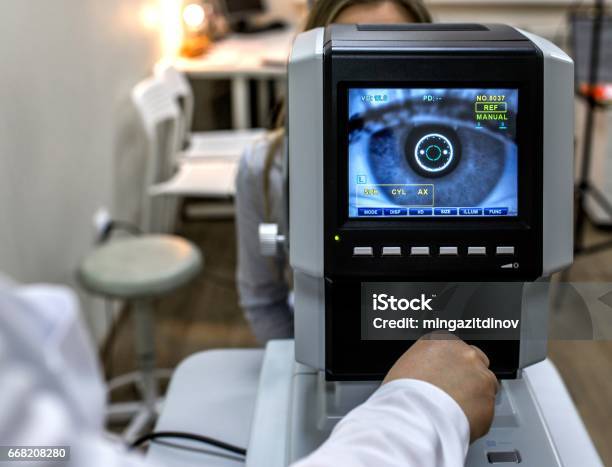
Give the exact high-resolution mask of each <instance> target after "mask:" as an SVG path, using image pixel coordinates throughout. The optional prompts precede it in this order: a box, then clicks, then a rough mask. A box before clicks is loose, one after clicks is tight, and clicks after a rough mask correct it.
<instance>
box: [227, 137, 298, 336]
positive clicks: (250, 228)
mask: <svg viewBox="0 0 612 467" xmlns="http://www.w3.org/2000/svg"><path fill="white" fill-rule="evenodd" d="M269 147H270V145H269V141H268V139H262V140H261V141H259V142H257V143H255V144H254V145H253V146H252V147H251V148H249V149H247V150H246V151H245V153H244V154H243V156H242V159H241V161H240V166H239V169H238V174H237V177H236V230H237V240H238V271H237V280H238V293H239V297H240V306H241V307H242V309H243V310H244V313H245V316H246V318H247V320H248V321H249V323H250V325H251V329H252V330H253V332H254V333H255V336H256V337H257V340H258V341H259V342H260V343H262V344H263V343H265V342H266V341H268V340H270V339H282V338H289V337H293V310H292V308H291V306H290V305H289V301H288V298H289V282H288V280H287V276H286V272H287V258H286V256H285V255H284V254H280V255H279V256H278V257H277V258H267V257H263V256H261V254H260V252H259V238H258V229H259V224H261V223H262V222H273V223H274V222H278V221H279V217H280V212H281V209H282V196H283V194H282V193H283V191H282V167H281V155H280V151H279V154H276V155H275V160H274V163H273V165H272V168H271V171H270V173H269V177H270V178H269V182H270V184H269V200H270V216H269V218H266V213H265V198H264V183H263V181H264V166H265V160H266V155H267V153H268V150H269Z"/></svg>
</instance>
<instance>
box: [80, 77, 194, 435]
mask: <svg viewBox="0 0 612 467" xmlns="http://www.w3.org/2000/svg"><path fill="white" fill-rule="evenodd" d="M132 101H133V103H134V105H135V106H136V108H137V110H138V113H139V115H140V117H141V120H142V123H143V127H144V130H145V135H146V139H147V144H148V151H147V159H146V169H145V172H146V173H145V187H144V189H143V193H144V194H143V197H142V203H141V205H142V212H141V214H142V215H141V221H140V228H141V230H142V231H144V232H148V233H147V234H144V235H136V236H133V237H128V238H125V237H123V238H120V239H113V240H110V241H108V242H105V243H104V244H102V245H101V246H99V247H98V248H96V249H95V250H94V251H93V252H91V253H90V254H89V255H88V256H87V257H86V258H85V259H84V260H83V261H82V263H81V264H80V266H79V270H78V278H79V280H80V283H81V284H82V285H83V286H84V288H85V289H86V290H88V291H89V292H91V293H92V294H95V295H99V296H102V297H105V298H107V299H112V300H123V301H126V302H129V303H130V305H131V306H130V310H131V311H132V313H133V317H134V328H135V346H136V355H137V360H138V367H139V369H138V371H135V372H132V373H129V374H127V375H122V376H119V377H117V378H115V379H113V380H112V381H110V382H109V385H108V387H109V391H113V390H115V389H117V388H119V387H121V386H124V385H127V384H134V385H136V388H137V389H138V390H139V391H140V398H139V399H138V400H135V401H130V402H123V403H115V404H111V405H110V406H109V409H108V414H107V415H108V419H109V421H117V420H126V421H129V424H128V426H127V428H126V429H125V431H124V433H123V436H124V438H125V439H126V440H127V441H131V440H134V439H135V438H136V437H137V436H138V435H139V434H141V432H142V431H143V430H144V429H145V428H146V427H147V426H148V425H149V424H151V423H152V422H154V421H155V419H156V418H157V415H158V414H159V411H160V410H161V404H162V402H163V398H161V397H159V390H158V379H159V378H160V377H166V378H167V377H169V376H170V375H171V372H170V371H169V370H158V369H156V368H155V345H154V342H155V339H154V332H153V321H152V318H151V314H152V313H153V304H154V300H155V299H156V298H158V297H160V296H163V295H165V294H168V293H170V292H172V291H174V290H176V289H178V288H179V287H181V286H183V285H185V284H187V283H188V282H189V281H191V280H192V279H194V278H195V277H196V275H197V274H198V273H199V271H200V270H201V268H202V263H203V260H202V255H201V253H200V251H199V250H198V248H197V247H196V246H195V245H193V244H192V243H191V242H189V241H187V240H185V239H183V238H180V237H177V236H174V235H167V234H160V233H159V232H167V231H169V226H171V225H172V221H173V215H174V209H173V205H172V201H175V200H171V199H168V197H167V196H163V197H161V196H153V197H151V196H150V195H149V191H150V190H149V189H150V187H151V186H154V185H155V184H159V183H160V182H165V181H166V180H167V179H168V178H169V177H170V176H171V175H172V173H173V167H172V164H170V161H171V160H172V155H173V154H174V153H175V151H176V145H177V143H176V139H177V123H178V118H179V110H178V108H177V106H176V103H175V102H174V98H173V97H172V96H171V95H170V93H169V92H168V91H167V89H166V87H165V86H164V85H163V84H162V83H160V82H159V81H158V80H155V79H148V80H145V81H143V82H142V83H139V84H138V85H137V86H136V87H135V88H134V90H133V92H132ZM115 225H119V226H121V225H122V223H120V222H117V223H115Z"/></svg>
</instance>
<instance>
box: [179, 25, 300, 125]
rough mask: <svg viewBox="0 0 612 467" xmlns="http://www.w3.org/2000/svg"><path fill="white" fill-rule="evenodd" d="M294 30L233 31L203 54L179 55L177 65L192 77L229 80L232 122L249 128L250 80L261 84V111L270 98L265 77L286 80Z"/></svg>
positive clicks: (259, 106)
mask: <svg viewBox="0 0 612 467" xmlns="http://www.w3.org/2000/svg"><path fill="white" fill-rule="evenodd" d="M294 35H295V31H294V30H292V29H287V30H283V31H280V32H279V31H273V32H265V33H260V34H233V35H231V36H228V37H227V38H225V39H223V40H220V41H218V42H216V43H215V44H213V46H212V47H211V49H210V50H209V51H208V52H207V53H206V54H205V55H203V56H202V57H198V58H191V59H187V58H179V59H177V60H176V61H175V63H174V66H175V67H176V68H177V69H178V70H180V71H182V72H183V73H186V74H187V75H189V76H190V77H192V78H200V79H228V80H230V81H231V83H232V123H233V126H234V128H235V129H246V128H250V126H251V122H250V112H249V110H250V104H251V103H250V97H249V80H250V79H256V80H258V83H259V93H258V94H259V96H260V99H259V105H258V108H259V109H260V110H262V109H264V110H263V111H265V110H266V109H265V105H263V104H264V103H265V102H266V100H267V87H266V80H271V79H273V80H284V79H285V76H286V74H287V67H286V62H287V58H288V57H289V52H290V50H291V45H292V43H293V38H294Z"/></svg>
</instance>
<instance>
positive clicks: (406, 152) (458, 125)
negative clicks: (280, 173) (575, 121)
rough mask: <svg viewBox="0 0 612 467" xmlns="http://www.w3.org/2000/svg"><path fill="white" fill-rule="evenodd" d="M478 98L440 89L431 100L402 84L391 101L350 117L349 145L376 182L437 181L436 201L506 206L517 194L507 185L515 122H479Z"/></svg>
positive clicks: (439, 203)
mask: <svg viewBox="0 0 612 467" xmlns="http://www.w3.org/2000/svg"><path fill="white" fill-rule="evenodd" d="M474 96H475V91H473V90H469V91H465V92H461V91H460V92H453V93H452V95H448V94H446V95H445V94H444V93H442V94H441V95H440V96H439V97H441V99H440V101H439V102H436V103H435V105H432V103H431V102H427V101H424V99H423V95H418V94H417V95H410V94H409V93H405V94H404V91H402V90H397V91H396V95H392V96H390V97H391V98H390V99H389V101H390V102H389V103H387V104H383V105H377V106H373V107H369V108H365V109H364V110H362V111H361V112H357V113H355V114H353V115H352V117H351V118H350V119H349V145H350V146H351V147H352V148H357V150H358V151H359V152H360V154H361V156H360V157H361V158H362V164H363V165H364V166H365V167H366V169H367V171H368V172H369V177H370V180H371V182H372V183H373V184H398V185H401V184H433V185H434V187H435V204H436V206H479V205H482V204H483V203H484V202H485V201H486V202H487V203H499V204H502V205H503V203H504V202H506V201H507V200H506V199H504V197H506V196H507V194H508V193H514V192H515V190H512V189H511V190H508V187H506V186H503V185H507V184H509V183H515V179H513V177H511V176H510V174H512V173H515V172H516V164H517V149H516V144H515V142H514V140H513V139H512V133H511V131H510V128H505V129H502V130H501V131H500V129H499V128H491V126H480V125H477V124H476V123H475V122H474V110H473V109H474ZM511 117H512V120H514V115H512V116H511ZM510 124H512V125H513V124H514V123H513V122H511V123H510ZM425 151H428V152H425ZM417 153H418V154H417ZM418 155H421V157H417V156H418ZM451 156H452V157H451ZM425 157H428V159H425ZM419 160H422V161H425V162H426V163H427V165H425V166H423V164H420V163H419V162H418V161H419ZM500 187H501V188H500ZM382 196H383V197H386V195H384V194H383V195H382ZM387 201H388V202H392V200H391V199H388V198H387Z"/></svg>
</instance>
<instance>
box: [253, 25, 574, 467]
mask: <svg viewBox="0 0 612 467" xmlns="http://www.w3.org/2000/svg"><path fill="white" fill-rule="evenodd" d="M573 77H574V73H573V63H572V61H571V59H570V58H569V57H568V56H567V55H566V54H565V53H564V52H563V51H561V50H560V49H558V48H557V47H556V46H554V45H553V44H551V43H550V42H548V41H546V40H544V39H542V38H539V37H537V36H534V35H531V34H528V33H526V32H523V31H519V30H517V29H514V28H511V27H508V26H502V25H477V24H428V25H421V24H418V25H410V24H406V25H403V24H402V25H332V26H331V27H328V28H325V29H323V28H320V29H315V30H311V31H308V32H305V33H303V34H300V35H299V36H298V37H297V39H296V41H295V44H294V46H293V51H292V55H291V59H290V63H289V99H288V109H289V124H288V141H289V151H288V165H289V167H288V172H289V232H288V239H289V245H290V248H289V253H290V263H291V266H292V269H293V272H294V276H293V277H294V291H295V360H296V361H297V363H295V364H292V365H291V366H290V367H289V366H287V365H286V364H285V365H284V366H283V365H282V364H281V363H279V362H280V361H281V360H282V359H279V358H277V357H279V356H276V357H275V356H274V355H272V354H271V352H269V354H267V356H266V358H267V360H266V362H267V364H266V363H265V364H264V371H263V373H262V380H261V387H260V396H259V400H258V405H260V406H261V407H263V406H265V404H266V400H267V401H268V402H267V403H268V404H270V401H276V402H275V403H276V404H277V406H278V407H277V409H278V411H277V413H278V414H279V415H278V416H279V417H281V418H283V417H285V419H284V425H283V426H285V427H288V436H287V439H286V443H285V444H283V445H282V447H281V448H279V449H280V450H281V451H282V452H277V453H276V454H274V453H272V451H274V448H273V447H272V446H270V445H268V446H266V449H267V450H268V451H269V453H268V455H269V456H271V457H270V459H274V458H275V455H276V456H277V457H276V458H277V459H281V460H280V461H279V462H280V463H279V465H286V464H289V463H290V462H291V461H293V460H295V459H297V458H299V457H301V456H304V455H306V454H308V452H310V451H312V450H313V449H315V448H316V447H317V446H318V445H319V444H320V443H321V442H322V441H323V440H324V439H325V438H326V437H327V436H328V434H329V432H330V430H331V428H332V427H333V425H334V424H335V423H336V422H337V421H338V420H339V419H340V418H341V417H342V416H343V415H344V414H346V413H347V412H348V411H349V410H350V409H351V408H353V407H355V406H356V405H357V404H359V403H360V402H362V401H363V400H365V398H366V397H367V396H368V395H369V394H371V392H372V391H373V390H374V389H375V388H376V385H377V383H376V381H380V380H381V379H382V377H383V376H384V374H385V372H386V371H387V370H388V369H389V367H390V366H391V364H392V363H393V362H394V360H395V359H396V358H397V357H398V356H399V355H400V354H401V353H402V352H403V351H405V349H406V348H407V347H408V345H409V344H410V342H412V341H414V340H415V339H416V338H418V336H419V335H420V334H423V333H425V332H427V330H425V329H423V328H419V329H417V330H415V329H407V326H406V323H407V321H405V320H402V319H398V320H389V319H386V318H387V317H388V316H389V315H388V314H386V315H383V314H378V315H377V314H376V309H377V308H376V303H377V301H379V302H380V303H383V302H382V301H381V297H382V296H384V297H385V298H389V297H390V296H395V295H397V296H398V297H403V298H405V299H406V300H405V301H404V302H403V303H404V304H410V303H411V300H414V297H419V296H420V297H421V300H422V303H421V305H424V304H425V303H426V302H427V303H429V301H428V300H429V299H431V300H433V302H432V303H433V312H428V313H430V314H429V315H428V316H429V317H435V316H438V317H439V316H443V317H445V318H452V319H456V318H461V319H460V321H466V322H467V321H469V322H471V323H474V322H475V321H474V319H476V318H478V319H480V320H481V322H482V320H488V319H491V320H493V321H487V322H497V321H499V323H520V324H519V325H518V326H517V327H516V328H515V329H514V332H510V331H509V332H505V331H502V330H499V331H498V330H491V329H490V328H487V329H486V330H474V329H472V330H470V331H468V332H465V331H463V332H460V333H459V335H460V336H461V337H463V338H465V339H466V340H473V341H475V342H474V343H476V344H478V345H479V346H480V347H481V348H483V350H485V352H486V353H487V355H488V356H489V358H490V360H491V368H492V370H493V371H494V372H495V373H496V374H497V376H498V377H499V378H500V379H502V380H503V384H502V387H503V389H502V391H501V392H500V395H499V398H498V404H497V406H496V417H495V421H494V424H493V428H492V429H491V432H490V433H489V434H488V435H487V436H486V437H484V438H483V439H481V440H479V441H477V442H476V443H474V444H473V445H472V447H471V448H470V451H469V453H468V458H467V464H468V465H470V466H478V465H489V464H491V463H495V462H502V463H503V462H521V461H522V462H524V463H525V464H526V465H538V466H558V465H560V461H559V458H558V456H557V454H556V450H555V447H554V445H553V444H552V441H551V439H550V436H549V434H548V430H547V427H546V426H545V423H544V422H543V420H542V419H541V417H540V415H539V410H538V407H537V403H536V401H535V400H534V398H533V394H532V393H531V392H530V391H531V389H530V387H529V383H528V381H526V380H525V379H524V378H521V370H522V369H523V368H525V367H526V366H528V365H530V364H533V363H536V362H539V361H541V360H543V359H544V358H545V356H546V338H547V332H546V323H547V313H548V282H547V278H548V277H549V276H550V274H551V273H553V272H554V271H557V270H560V269H562V268H564V267H566V266H568V265H569V264H570V263H571V261H572V258H573V253H572V251H573V246H572V192H573V191H572V176H573V175H572V173H573V167H572V164H573V155H572V151H573V113H574V110H573V89H574V87H573ZM276 235H277V232H270V233H269V235H268V237H270V238H272V237H275V236H276ZM426 298H428V300H426ZM372 299H373V300H372ZM397 303H399V302H397ZM412 303H413V304H414V305H418V303H417V302H412ZM428 306H429V305H428ZM415 307H416V308H419V307H418V306H415ZM415 307H413V308H415ZM407 308H408V309H406V307H404V310H405V313H404V315H402V313H401V312H394V313H399V314H396V315H394V316H393V317H399V316H404V318H406V319H407V316H408V313H410V312H414V310H410V309H409V308H410V307H409V306H407ZM423 308H424V307H423V306H421V308H419V312H420V313H421V315H420V316H421V317H422V316H423V314H422V313H423ZM385 309H386V308H385ZM406 310H407V311H406ZM386 313H389V312H388V311H387V312H386ZM436 313H437V315H436ZM410 316H419V314H418V313H417V312H415V313H413V314H412V315H410ZM383 318H384V319H383ZM495 320H497V321H495ZM391 321H394V323H393V324H391ZM445 322H449V321H445ZM398 323H403V324H404V326H402V325H400V324H398ZM441 327H444V326H441ZM429 330H431V329H429ZM266 365H267V366H266ZM275 365H276V367H275ZM272 368H277V370H278V372H277V373H275V375H276V376H275V379H276V381H278V380H282V381H285V382H286V384H284V385H283V384H279V383H278V382H276V383H274V384H272V383H270V381H271V380H270V377H269V374H272V373H273V372H272ZM270 372H272V373H270ZM266 374H268V377H266ZM281 406H282V407H281ZM261 407H260V408H261ZM255 423H256V424H257V423H258V418H257V415H256V418H255ZM254 433H256V434H254V437H253V439H252V441H251V445H250V447H249V453H253V456H251V455H250V458H251V461H247V465H251V466H254V465H256V464H255V463H254V462H255V461H254V460H253V459H255V458H256V457H257V452H262V450H263V449H264V447H263V446H264V444H265V441H264V440H265V439H266V436H270V435H271V434H270V433H267V434H266V432H265V428H264V427H263V426H258V425H257V426H255V427H254ZM268 465H273V463H272V464H268Z"/></svg>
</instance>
